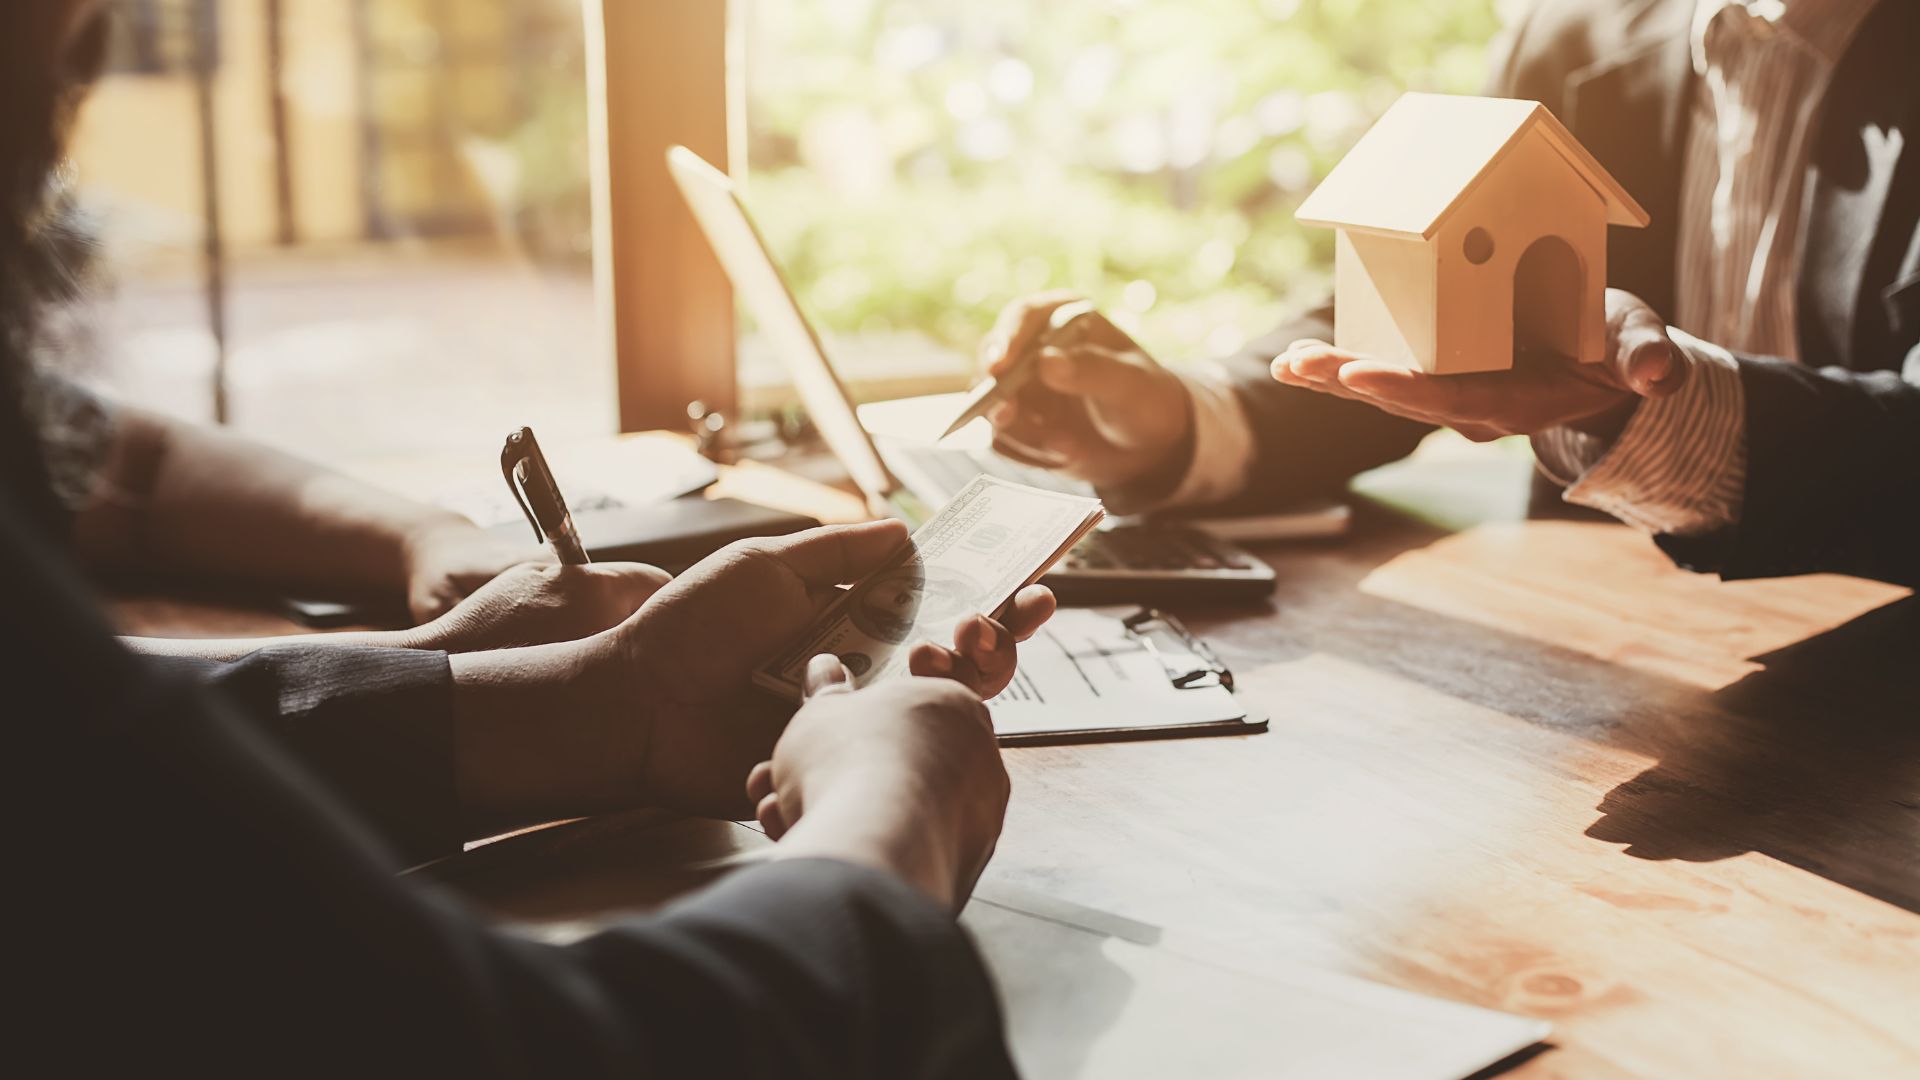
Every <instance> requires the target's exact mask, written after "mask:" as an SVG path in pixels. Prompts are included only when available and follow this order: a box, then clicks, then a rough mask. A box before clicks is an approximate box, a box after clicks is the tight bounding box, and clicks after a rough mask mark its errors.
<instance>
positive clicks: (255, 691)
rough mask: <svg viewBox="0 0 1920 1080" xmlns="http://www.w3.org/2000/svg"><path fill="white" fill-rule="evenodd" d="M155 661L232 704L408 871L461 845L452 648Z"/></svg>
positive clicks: (282, 649) (276, 650)
mask: <svg viewBox="0 0 1920 1080" xmlns="http://www.w3.org/2000/svg"><path fill="white" fill-rule="evenodd" d="M153 663H154V664H156V665H157V666H159V667H162V668H165V669H168V670H172V671H176V672H180V673H183V674H186V675H189V676H193V677H197V678H199V679H200V680H202V681H203V682H205V683H206V684H207V685H208V686H210V687H212V688H213V689H214V690H215V691H216V692H217V693H219V694H220V695H222V696H224V697H225V698H227V699H228V700H229V701H231V702H233V703H234V704H235V705H236V706H238V712H239V714H240V715H242V716H246V717H249V718H250V719H251V720H252V721H253V722H254V724H256V725H257V726H258V727H259V729H260V730H261V731H263V732H265V733H266V734H267V735H268V736H269V737H270V738H271V739H272V740H273V741H274V742H275V743H276V744H277V745H278V746H279V748H280V749H282V750H284V751H285V752H286V753H287V754H288V755H290V756H291V757H292V758H293V759H294V760H295V761H297V762H298V763H299V764H300V765H301V766H302V767H303V768H305V769H306V770H307V771H308V772H310V773H312V774H314V775H315V776H316V777H318V778H319V780H320V781H321V782H322V783H324V784H325V785H326V786H327V787H328V788H329V789H331V790H332V791H333V793H334V794H335V795H336V796H338V797H339V798H341V799H342V800H344V801H345V802H346V803H347V804H348V805H349V806H351V807H352V808H353V809H354V811H355V812H356V813H358V814H359V815H360V817H361V818H362V819H363V820H364V821H366V822H367V823H368V824H370V825H372V826H373V827H374V828H375V829H377V830H378V831H379V832H380V834H381V835H382V837H383V838H384V839H385V840H386V841H387V843H388V844H389V845H390V846H391V847H392V848H393V849H394V850H395V851H396V852H398V854H399V856H400V858H401V860H402V861H403V862H405V863H406V864H407V865H413V864H416V863H422V862H426V861H428V860H429V859H435V858H438V857H440V856H442V855H451V854H453V853H455V852H457V851H459V850H460V845H461V842H462V841H463V840H465V839H466V837H465V836H464V835H463V831H462V829H461V827H460V816H459V803H458V793H457V792H456V790H455V788H454V775H453V672H452V669H451V668H450V667H449V666H448V664H447V654H446V653H443V652H430V651H426V650H416V649H372V648H336V647H332V646H327V647H303V646H299V645H278V646H274V647H271V648H266V649H260V650H258V651H256V652H252V653H249V654H247V655H246V656H243V657H241V658H240V659H238V660H235V661H232V662H230V663H229V662H221V661H211V660H198V659H191V658H185V657H155V658H153Z"/></svg>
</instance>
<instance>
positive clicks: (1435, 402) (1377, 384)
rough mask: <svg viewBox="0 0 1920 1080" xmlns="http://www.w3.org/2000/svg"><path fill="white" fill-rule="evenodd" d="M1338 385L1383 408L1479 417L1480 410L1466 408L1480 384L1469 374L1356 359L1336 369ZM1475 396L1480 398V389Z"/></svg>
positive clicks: (1462, 417) (1454, 416)
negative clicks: (1434, 372) (1440, 373)
mask: <svg viewBox="0 0 1920 1080" xmlns="http://www.w3.org/2000/svg"><path fill="white" fill-rule="evenodd" d="M1339 379H1340V384H1341V385H1342V386H1345V387H1346V388H1347V389H1349V390H1352V391H1353V392H1354V393H1357V394H1361V395H1364V396H1366V397H1368V398H1371V399H1373V401H1374V402H1375V403H1376V404H1378V405H1380V406H1382V407H1383V408H1396V407H1397V408H1406V409H1412V410H1417V411H1419V412H1423V413H1426V414H1428V415H1430V416H1445V417H1449V418H1452V419H1480V418H1481V417H1482V416H1483V415H1484V413H1483V412H1482V411H1480V410H1475V409H1471V408H1468V405H1469V401H1468V399H1469V398H1470V397H1473V396H1475V395H1474V391H1475V390H1476V389H1478V388H1480V387H1481V386H1482V384H1481V383H1479V382H1478V381H1476V380H1475V379H1474V377H1473V376H1471V375H1449V376H1445V377H1442V376H1436V375H1428V374H1426V373H1425V372H1420V371H1413V370H1410V369H1408V368H1403V367H1395V366H1393V365H1392V364H1383V363H1381V362H1379V361H1377V360H1356V361H1354V362H1352V363H1350V364H1346V365H1344V366H1343V367H1341V369H1340V375H1339ZM1479 396H1482V397H1484V396H1485V391H1484V390H1481V393H1480V395H1479Z"/></svg>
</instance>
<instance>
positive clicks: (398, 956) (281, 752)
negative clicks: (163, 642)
mask: <svg viewBox="0 0 1920 1080" xmlns="http://www.w3.org/2000/svg"><path fill="white" fill-rule="evenodd" d="M27 519H28V515H26V513H25V512H23V511H22V510H21V509H20V507H19V505H18V503H17V502H16V501H15V500H14V499H13V497H12V494H11V493H10V492H7V491H5V490H4V488H0V583H3V586H4V587H0V596H4V597H5V598H6V603H5V604H4V605H0V621H4V629H3V630H0V640H4V641H5V642H6V643H7V645H6V648H5V649H4V650H0V678H3V679H4V682H5V685H6V687H7V700H8V706H7V708H6V711H5V716H6V725H5V726H6V729H7V731H8V734H9V736H10V738H11V740H12V743H11V745H10V747H9V750H8V754H7V758H8V761H9V762H10V763H11V764H12V768H11V769H10V770H9V772H10V774H11V776H10V781H9V786H10V788H11V791H12V793H13V796H14V797H13V798H10V799H9V805H10V806H12V807H13V810H12V812H11V814H10V818H11V822H12V826H13V831H12V851H11V853H10V854H11V858H10V860H9V862H10V866H11V868H12V872H11V874H10V875H9V889H8V891H9V893H10V895H11V898H12V902H11V903H10V905H9V906H10V909H11V914H12V918H11V920H10V923H11V925H12V927H13V931H14V933H13V939H14V941H13V946H12V948H11V949H10V950H9V959H8V976H9V981H10V984H11V985H12V986H13V987H14V991H15V993H14V997H15V1000H16V1001H17V1002H20V1003H21V1004H19V1005H17V1006H15V1008H16V1010H18V1011H19V1014H18V1015H16V1017H15V1024H14V1025H13V1030H14V1031H15V1032H16V1033H17V1034H16V1040H15V1041H16V1045H15V1046H14V1047H13V1048H12V1049H11V1050H10V1051H9V1057H10V1059H11V1060H14V1061H16V1062H36V1063H38V1065H37V1066H35V1067H34V1068H33V1070H32V1071H36V1072H46V1073H51V1074H55V1075H74V1076H113V1075H135V1074H139V1073H148V1072H156V1071H158V1072H166V1073H179V1074H184V1075H196V1076H199V1075H214V1076H227V1075H251V1076H280V1075H326V1076H357V1075H370V1074H377V1075H389V1074H396V1075H412V1076H476V1077H477V1076H508V1075H539V1076H603V1075H604V1076H614V1075H619V1076H693V1077H776V1076H779V1077H787V1076H796V1077H797V1076H804V1077H822V1078H825V1077H874V1078H882V1077H887V1078H891V1077H956V1078H958V1077H969V1078H970V1077H991V1076H1007V1075H1011V1073H1012V1066H1011V1064H1010V1063H1009V1061H1008V1058H1007V1052H1006V1049H1005V1044H1004V1041H1003V1037H1002V1034H1001V1025H1000V1017H999V1013H998V1008H997V1005H996V1003H995V999H994V994H993V991H992V989H991V987H990V985H989V983H988V981H987V976H986V973H985V971H984V970H983V969H982V967H981V963H980V961H979V959H978V957H977V956H976V954H975V953H974V951H973V949H972V947H971V945H970V943H969V942H968V941H967V940H966V938H965V937H964V935H963V934H962V933H961V932H960V931H959V930H958V929H957V928H956V927H955V925H954V923H953V921H952V920H951V919H950V918H949V917H947V915H946V914H945V913H944V912H942V911H940V910H938V909H937V908H935V906H934V905H932V904H931V903H929V902H928V901H927V900H926V899H924V898H923V897H921V896H920V895H919V894H917V893H915V892H913V891H912V890H911V889H909V888H908V887H907V886H906V885H904V884H902V883H900V882H898V881H896V880H894V879H893V878H891V877H889V876H887V875H884V874H881V873H878V872H875V871H871V870H866V869H862V868H858V867H855V866H852V865H848V864H844V863H839V862H833V861H828V860H795V861H792V862H785V863H769V864H763V865H760V866H758V867H755V868H752V869H748V870H743V871H740V872H738V873H735V874H733V875H732V876H730V877H729V878H727V879H725V880H724V881H722V882H721V883H720V884H719V885H717V886H716V887H714V888H711V889H709V890H707V891H705V892H703V893H700V894H697V895H695V896H693V897H690V898H689V899H687V900H685V901H683V902H681V903H680V904H678V905H676V906H675V907H673V908H671V909H668V910H667V911H665V912H663V913H661V914H659V915H657V916H654V917H650V918H641V919H633V920H631V921H628V922H626V923H624V924H622V925H619V926H616V927H614V928H612V929H609V930H606V931H604V932H602V933H599V934H597V935H595V936H593V937H590V938H587V939H585V940H583V941H581V942H579V943H577V944H574V945H570V946H564V947H563V946H554V945H547V944H541V943H537V942H535V941H532V940H530V939H527V938H524V937H522V936H518V935H516V934H514V933H511V932H508V931H504V930H501V929H496V928H494V927H490V926H489V925H487V924H486V923H485V922H483V921H482V920H481V919H480V918H478V917H477V916H476V915H475V914H474V913H473V912H471V911H470V910H468V909H467V908H465V907H464V906H462V905H461V904H460V903H459V902H458V901H456V900H455V899H453V898H451V897H449V896H447V895H445V894H443V893H441V892H440V891H438V890H437V889H435V888H434V887H432V886H431V885H427V884H423V883H421V882H419V881H417V880H413V879H410V878H405V877H399V876H396V875H397V871H398V870H399V869H400V868H401V866H402V865H403V864H404V863H406V862H413V861H418V860H420V859H422V858H426V857H430V856H433V855H436V854H441V853H444V852H448V851H452V850H457V847H456V844H457V841H458V832H457V831H456V829H455V827H454V806H453V802H452V800H453V784H452V768H451V759H450V753H451V733H452V726H451V725H452V712H451V704H450V675H449V670H448V665H447V660H446V657H445V656H444V655H442V654H438V653H425V652H406V651H397V650H395V651H389V650H377V649H367V650H338V651H333V650H328V651H319V650H300V649H294V650H276V651H275V652H273V653H269V654H264V655H256V656H255V657H253V658H250V659H248V660H245V661H242V662H241V663H239V664H237V665H234V666H232V667H230V668H225V669H220V670H216V671H215V672H213V673H212V674H213V675H214V676H215V681H216V682H217V683H221V684H223V686H222V687H220V688H218V689H209V688H208V687H207V686H206V685H205V683H204V681H203V678H202V676H204V675H205V674H207V673H206V672H190V671H185V670H181V669H180V668H179V667H178V666H177V665H156V664H153V663H149V662H147V661H144V660H142V659H141V658H138V657H135V656H133V655H132V654H130V653H128V652H127V651H126V650H125V649H123V648H122V647H121V646H120V645H119V643H118V642H117V641H115V639H114V638H113V636H112V634H111V633H110V632H109V630H108V627H107V626H106V625H105V624H104V623H103V622H102V621H101V620H100V617H99V616H98V615H97V614H96V612H95V611H94V609H93V607H92V605H91V603H90V602H89V599H88V597H87V595H86V593H85V591H84V589H83V587H82V586H81V585H80V584H79V583H78V580H77V576H76V575H75V573H74V572H73V570H72V568H71V567H69V566H68V565H67V564H66V561H65V560H64V559H63V558H62V557H60V555H59V554H57V552H56V551H55V550H54V549H53V547H52V546H51V545H50V544H48V543H47V542H46V534H45V531H44V529H39V530H36V529H34V528H31V527H29V526H27V525H26V524H25V522H26V520H27Z"/></svg>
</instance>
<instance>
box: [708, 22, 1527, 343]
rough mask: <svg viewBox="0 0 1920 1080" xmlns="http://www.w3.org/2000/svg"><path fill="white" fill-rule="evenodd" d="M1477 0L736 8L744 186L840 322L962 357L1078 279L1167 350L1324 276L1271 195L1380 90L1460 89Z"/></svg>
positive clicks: (1323, 257) (1305, 184) (1476, 30)
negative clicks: (922, 337)
mask: <svg viewBox="0 0 1920 1080" xmlns="http://www.w3.org/2000/svg"><path fill="white" fill-rule="evenodd" d="M1495 7H1496V0H1446V2H1443V0H1041V2H1036V0H757V2H756V3H754V5H753V7H752V8H751V9H750V10H749V12H748V18H747V20H746V25H747V27H748V51H747V57H748V60H747V64H748V67H747V71H748V79H749V83H748V85H749V94H750V97H749V116H750V123H749V125H748V127H749V161H750V165H751V170H750V188H749V191H748V198H749V200H750V202H751V203H752V204H753V206H754V208H755V211H756V213H757V215H758V216H759V218H760V219H761V225H762V227H763V228H764V229H765V230H766V232H767V234H768V239H769V241H770V242H771V244H772V245H773V247H774V248H775V251H776V252H777V253H778V254H779V255H780V257H781V258H782V259H783V261H785V263H786V264H787V266H788V269H789V271H790V272H791V273H792V275H793V278H794V282H795V285H796V288H797V290H798V291H799V293H800V294H801V300H802V302H803V303H804V304H805V305H806V306H807V308H808V310H809V311H810V312H811V313H812V314H813V315H814V317H815V318H817V319H819V320H820V321H821V322H822V323H823V325H824V326H825V327H826V328H828V329H829V330H832V331H837V332H841V333H863V332H895V331H913V332H919V333H923V334H926V335H928V336H930V337H931V338H933V339H934V340H936V341H937V342H939V343H941V344H944V345H948V346H952V347H955V348H958V349H963V350H971V349H972V347H973V345H974V343H975V342H976V341H977V340H978V339H979V337H980V335H981V334H982V332H983V331H984V330H985V329H986V328H987V327H988V326H990V325H991V323H992V320H993V317H994V315H995V314H996V312H997V311H998V310H999V308H1000V306H1001V305H1002V304H1004V303H1005V302H1006V301H1007V300H1009V299H1011V298H1012V297H1014V296H1017V295H1020V294H1022V293H1026V292H1031V291H1034V290H1038V289H1046V288H1071V289H1075V290H1079V291H1084V292H1086V293H1088V294H1090V295H1091V296H1093V297H1094V298H1095V299H1096V300H1098V301H1099V302H1100V303H1101V304H1102V305H1103V306H1104V307H1106V308H1107V309H1108V310H1109V311H1111V312H1113V313H1115V315H1116V318H1118V319H1120V320H1121V321H1123V322H1124V323H1127V324H1130V325H1131V327H1132V328H1134V329H1135V332H1136V333H1137V334H1138V335H1139V336H1140V338H1141V339H1142V342H1143V344H1146V345H1147V346H1148V347H1149V348H1150V349H1153V350H1155V351H1156V352H1157V353H1159V354H1160V355H1163V356H1165V357H1166V358H1167V359H1169V360H1180V359H1189V358H1194V357H1199V356H1206V355H1213V354H1218V353H1222V352H1226V351H1230V350H1231V349H1233V348H1235V347H1237V346H1238V345H1239V344H1240V343H1241V342H1242V341H1244V340H1245V339H1246V338H1247V337H1249V336H1251V335H1253V334H1257V333H1259V332H1260V331H1262V330H1264V329H1266V328H1268V327H1269V326H1271V325H1272V324H1273V323H1274V322H1275V321H1276V320H1277V319H1278V318H1279V317H1280V316H1281V315H1282V314H1284V313H1285V311H1286V310H1288V309H1289V308H1291V307H1294V306H1297V305H1300V304H1304V303H1308V302H1311V301H1313V300H1314V299H1316V298H1317V296H1318V294H1319V293H1320V291H1321V290H1322V289H1323V288H1324V281H1325V267H1326V264H1327V262H1328V260H1329V259H1330V257H1331V248H1332V237H1331V235H1330V234H1328V233H1325V232H1324V231H1322V230H1312V229H1304V228H1302V227H1300V226H1298V225H1297V224H1295V223H1294V221H1293V218H1292V214H1293V208H1294V207H1295V206H1296V205H1297V204H1298V202H1299V200H1300V199H1301V198H1302V197H1303V196H1304V194H1305V193H1306V191H1307V190H1309V189H1310V188H1311V186H1312V185H1313V183H1314V182H1315V181H1317V180H1318V179H1319V178H1320V177H1321V176H1323V175H1324V174H1325V173H1326V171H1327V169H1328V168H1330V167H1331V166H1332V165H1333V163H1334V162H1335V161H1337V160H1338V159H1339V157H1340V155H1341V153H1342V152H1343V151H1344V150H1345V149H1346V147H1347V146H1349V145H1350V144H1351V143H1352V141H1353V140H1354V139H1355V138H1357V137H1358V136H1359V134H1360V132H1362V131H1363V130H1365V127H1366V125H1367V123H1368V122H1369V121H1370V120H1371V119H1372V117H1374V116H1376V115H1378V114H1379V113H1380V111H1381V110H1383V109H1385V108H1386V106H1387V105H1389V104H1390V103H1391V102H1392V101H1393V100H1394V98H1395V97H1397V96H1398V95H1399V93H1400V92H1401V91H1403V90H1407V89H1423V90H1438V91H1448V92H1474V91H1475V90H1477V89H1478V87H1479V86H1480V83H1481V80H1482V78H1483V74H1484V71H1485V55H1486V50H1487V46H1488V45H1489V43H1490V42H1491V40H1492V38H1493V36H1494V33H1495V30H1496V28H1497V19H1496V14H1495Z"/></svg>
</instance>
